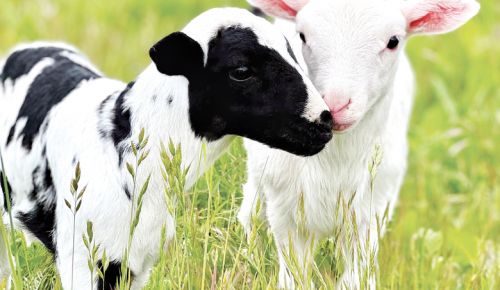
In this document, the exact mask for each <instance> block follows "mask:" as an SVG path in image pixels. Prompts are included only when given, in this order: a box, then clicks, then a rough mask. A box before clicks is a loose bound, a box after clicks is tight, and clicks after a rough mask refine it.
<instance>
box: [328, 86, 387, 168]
mask: <svg viewBox="0 0 500 290" xmlns="http://www.w3.org/2000/svg"><path fill="white" fill-rule="evenodd" d="M392 103H393V90H392V88H391V89H390V90H389V91H388V93H387V94H386V95H384V96H382V97H381V98H380V100H379V101H378V102H377V103H376V104H374V105H373V107H372V108H371V110H370V111H368V112H367V113H366V115H365V116H364V117H363V119H362V120H361V121H360V123H359V124H357V126H356V127H355V128H353V129H352V130H350V131H348V132H346V133H344V134H338V135H334V137H333V141H332V142H331V143H330V144H329V146H328V149H327V150H328V151H329V153H328V154H330V155H332V154H333V155H336V156H337V157H338V158H340V159H339V160H344V161H346V162H350V163H351V164H354V163H357V164H359V165H360V166H365V165H366V164H367V163H366V162H368V161H369V160H370V159H371V158H372V157H373V156H374V150H375V148H376V147H377V146H383V141H384V139H383V138H384V135H385V134H386V129H387V122H388V120H389V116H390V110H391V106H392ZM382 150H383V148H382ZM346 159H347V160H346ZM349 160H350V161H349Z"/></svg>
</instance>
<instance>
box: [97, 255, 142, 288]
mask: <svg viewBox="0 0 500 290" xmlns="http://www.w3.org/2000/svg"><path fill="white" fill-rule="evenodd" d="M97 267H98V268H99V269H100V270H101V272H102V271H104V269H103V266H102V261H101V260H99V261H97ZM121 273H122V263H121V262H120V261H111V262H110V263H109V266H108V268H107V269H106V272H105V275H104V278H105V279H106V280H105V281H104V280H103V279H102V278H101V277H99V279H98V281H97V289H99V290H103V289H104V290H113V289H117V288H116V286H118V282H119V280H120V278H121V277H122V276H121ZM130 276H131V277H130V278H131V279H133V278H134V273H132V272H131V273H130Z"/></svg>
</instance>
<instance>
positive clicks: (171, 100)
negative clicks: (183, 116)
mask: <svg viewBox="0 0 500 290" xmlns="http://www.w3.org/2000/svg"><path fill="white" fill-rule="evenodd" d="M173 101H174V97H172V96H168V99H167V102H168V104H169V105H171V104H172V102H173Z"/></svg>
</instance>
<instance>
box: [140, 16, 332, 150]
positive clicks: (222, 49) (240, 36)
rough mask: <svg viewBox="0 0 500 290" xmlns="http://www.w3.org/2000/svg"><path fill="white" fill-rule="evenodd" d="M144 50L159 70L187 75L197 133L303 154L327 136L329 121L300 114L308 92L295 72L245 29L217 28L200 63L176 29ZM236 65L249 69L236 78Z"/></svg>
mask: <svg viewBox="0 0 500 290" xmlns="http://www.w3.org/2000/svg"><path fill="white" fill-rule="evenodd" d="M284 48H286V47H284ZM150 54H151V58H152V59H153V61H155V63H156V65H157V68H158V70H159V71H160V72H162V73H164V74H167V75H178V74H182V75H183V76H185V77H186V78H187V79H188V80H189V117H190V121H191V128H192V130H193V132H194V133H195V134H196V135H197V136H199V137H202V138H205V139H207V140H208V141H213V140H217V139H219V138H221V137H222V136H224V135H239V136H244V137H248V138H250V139H253V140H256V141H259V142H261V143H264V144H267V145H269V146H271V147H275V148H279V149H283V150H286V151H288V152H291V153H294V154H297V155H306V156H308V155H312V154H316V153H318V152H319V151H320V150H322V149H323V148H324V146H325V144H326V143H327V142H328V141H329V140H330V139H331V137H332V132H331V129H332V128H331V122H326V123H325V122H320V121H319V120H318V122H317V123H312V122H311V121H309V120H307V119H305V118H304V117H302V115H303V114H304V110H305V108H306V105H307V101H308V92H307V87H306V85H305V83H304V80H303V79H302V76H301V75H300V73H299V72H298V71H297V70H296V69H295V68H294V67H293V66H292V65H291V64H290V63H288V62H287V61H286V60H285V59H284V58H283V57H282V56H281V55H280V54H279V53H278V52H277V51H276V50H274V49H271V48H269V47H266V46H263V45H261V44H260V43H259V39H258V37H257V35H256V34H255V33H254V32H253V31H252V29H250V28H242V27H236V26H235V27H225V28H223V29H221V30H219V31H218V33H217V34H216V35H215V36H214V37H213V39H212V40H211V41H210V42H209V44H208V55H207V63H206V65H205V66H204V67H203V51H202V49H201V47H200V45H199V44H198V43H197V42H195V41H194V40H192V39H190V38H189V37H188V36H187V35H185V34H183V33H180V32H178V33H175V34H172V35H170V36H168V37H166V38H164V39H162V40H161V41H160V42H159V43H157V44H156V45H155V46H154V47H153V48H152V50H151V51H150ZM241 67H245V68H246V69H247V70H251V72H253V74H252V75H251V77H250V78H248V79H246V80H241V81H237V80H236V79H234V77H233V78H232V77H231V75H232V73H233V72H235V70H236V69H238V68H241ZM330 118H331V116H330Z"/></svg>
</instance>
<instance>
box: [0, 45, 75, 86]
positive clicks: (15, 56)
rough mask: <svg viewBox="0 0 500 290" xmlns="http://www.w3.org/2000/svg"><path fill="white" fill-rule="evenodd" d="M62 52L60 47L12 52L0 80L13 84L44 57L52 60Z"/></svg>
mask: <svg viewBox="0 0 500 290" xmlns="http://www.w3.org/2000/svg"><path fill="white" fill-rule="evenodd" d="M63 51H70V50H67V49H64V48H60V47H39V48H27V49H23V50H18V51H15V52H13V53H12V54H11V55H10V56H9V57H8V58H7V60H6V62H5V65H4V68H3V72H2V75H1V77H0V79H1V80H2V82H3V83H4V82H5V81H6V80H7V79H11V80H12V81H13V82H15V81H16V80H17V79H18V78H19V77H20V76H22V75H25V74H28V73H29V72H30V71H31V69H33V67H34V66H35V65H36V64H37V63H39V62H40V61H41V60H42V59H44V58H46V57H51V58H54V57H56V56H57V55H59V54H60V53H61V52H63Z"/></svg>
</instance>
